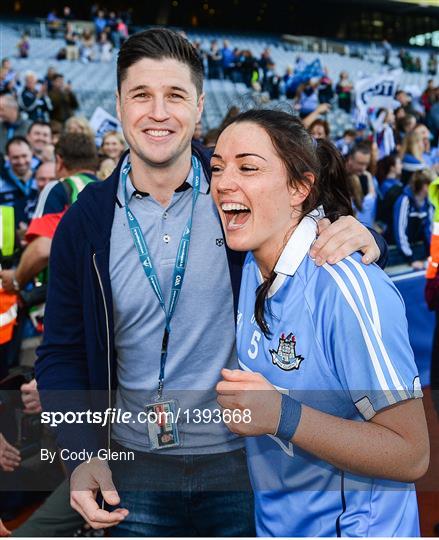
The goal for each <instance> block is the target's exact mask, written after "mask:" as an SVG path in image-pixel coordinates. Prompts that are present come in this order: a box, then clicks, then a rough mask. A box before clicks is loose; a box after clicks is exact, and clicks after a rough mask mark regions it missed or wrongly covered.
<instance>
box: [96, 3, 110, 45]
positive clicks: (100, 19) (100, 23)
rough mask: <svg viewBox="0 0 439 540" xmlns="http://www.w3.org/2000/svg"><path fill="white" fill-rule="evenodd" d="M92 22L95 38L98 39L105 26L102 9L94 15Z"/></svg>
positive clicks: (105, 21)
mask: <svg viewBox="0 0 439 540" xmlns="http://www.w3.org/2000/svg"><path fill="white" fill-rule="evenodd" d="M94 23H95V34H96V38H97V39H98V40H99V39H100V37H101V34H102V32H104V31H105V28H106V27H107V19H106V18H105V13H104V11H103V10H102V9H100V10H99V11H98V13H97V15H96V17H95V18H94Z"/></svg>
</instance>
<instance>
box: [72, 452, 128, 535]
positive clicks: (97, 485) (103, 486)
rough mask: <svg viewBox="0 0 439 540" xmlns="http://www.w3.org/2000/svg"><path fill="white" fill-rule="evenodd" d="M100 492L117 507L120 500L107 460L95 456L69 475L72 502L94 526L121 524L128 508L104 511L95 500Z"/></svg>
mask: <svg viewBox="0 0 439 540" xmlns="http://www.w3.org/2000/svg"><path fill="white" fill-rule="evenodd" d="M98 491H101V493H102V496H103V498H104V500H105V502H106V503H107V504H110V505H112V506H116V505H117V504H119V503H120V497H119V495H118V493H117V491H116V488H115V486H114V484H113V480H112V477H111V470H110V467H109V466H108V463H107V462H106V461H104V460H102V459H98V458H93V459H92V460H91V461H90V463H82V464H81V465H79V466H78V467H76V469H75V470H74V471H73V474H72V476H71V478H70V505H71V507H72V508H73V509H74V510H76V511H77V512H79V513H80V514H81V516H82V517H83V518H84V519H85V521H86V522H87V523H88V524H89V525H90V526H91V527H92V528H93V529H103V528H107V527H113V526H114V525H118V524H119V523H120V522H121V521H122V520H123V519H125V517H126V516H127V515H128V510H126V509H125V508H117V509H116V510H114V511H113V512H107V510H102V509H101V508H99V506H98V504H97V502H96V495H97V493H98Z"/></svg>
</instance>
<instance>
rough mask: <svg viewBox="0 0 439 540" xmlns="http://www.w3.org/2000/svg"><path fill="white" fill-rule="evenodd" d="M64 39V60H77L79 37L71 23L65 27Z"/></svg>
mask: <svg viewBox="0 0 439 540" xmlns="http://www.w3.org/2000/svg"><path fill="white" fill-rule="evenodd" d="M64 39H65V41H66V59H67V60H72V61H74V60H79V37H78V34H77V33H76V32H75V31H74V29H73V24H72V23H71V22H68V23H67V25H66V31H65V34H64Z"/></svg>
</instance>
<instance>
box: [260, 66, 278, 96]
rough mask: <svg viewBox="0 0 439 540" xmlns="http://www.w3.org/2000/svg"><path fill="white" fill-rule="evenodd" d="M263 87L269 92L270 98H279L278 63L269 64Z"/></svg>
mask: <svg viewBox="0 0 439 540" xmlns="http://www.w3.org/2000/svg"><path fill="white" fill-rule="evenodd" d="M262 89H263V91H265V92H268V95H269V96H270V99H279V97H280V78H279V76H278V74H277V73H276V64H268V66H267V72H266V74H265V79H264V86H263V88H262Z"/></svg>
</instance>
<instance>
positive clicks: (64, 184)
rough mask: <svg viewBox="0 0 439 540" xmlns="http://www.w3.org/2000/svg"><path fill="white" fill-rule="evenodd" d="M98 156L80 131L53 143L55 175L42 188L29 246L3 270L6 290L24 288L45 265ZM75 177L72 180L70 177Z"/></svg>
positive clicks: (90, 178) (92, 177)
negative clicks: (61, 224)
mask: <svg viewBox="0 0 439 540" xmlns="http://www.w3.org/2000/svg"><path fill="white" fill-rule="evenodd" d="M97 165H98V158H97V152H96V147H95V144H94V140H92V139H90V138H89V137H87V135H84V134H83V133H64V134H63V135H62V136H61V138H60V140H59V141H58V144H57V145H56V177H57V178H58V181H56V182H52V183H51V184H49V185H47V186H46V188H45V189H44V191H43V193H42V195H41V197H40V199H39V201H38V206H37V208H36V211H35V216H34V217H33V219H32V221H31V223H30V225H29V228H28V230H27V232H26V240H27V242H28V246H27V247H26V249H25V250H24V252H23V254H22V256H21V259H20V263H19V264H18V267H17V268H16V269H15V270H4V271H3V272H2V274H1V278H2V279H3V280H4V283H5V285H4V288H5V290H6V291H8V292H13V291H14V286H13V282H14V281H15V282H16V283H17V284H18V286H19V288H21V289H22V288H24V287H25V285H26V284H27V283H29V282H30V281H31V280H32V279H33V278H34V277H35V276H37V275H38V274H39V273H40V272H41V271H42V270H44V269H45V268H46V267H47V263H48V261H49V255H50V250H51V247H52V238H53V236H54V234H55V231H56V228H57V227H58V224H59V222H60V221H61V218H62V217H63V215H64V214H65V213H66V212H67V210H68V208H69V207H70V206H71V204H73V202H75V201H76V198H77V196H78V192H80V191H81V190H82V189H83V188H84V186H85V185H87V184H89V183H90V182H94V181H95V180H96V176H95V171H96V168H97ZM72 176H74V177H75V179H74V181H73V180H71V177H72Z"/></svg>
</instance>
